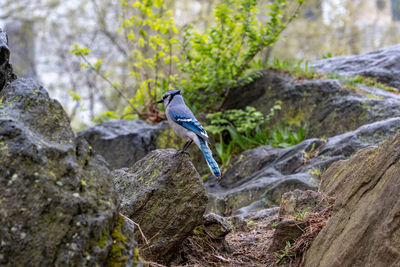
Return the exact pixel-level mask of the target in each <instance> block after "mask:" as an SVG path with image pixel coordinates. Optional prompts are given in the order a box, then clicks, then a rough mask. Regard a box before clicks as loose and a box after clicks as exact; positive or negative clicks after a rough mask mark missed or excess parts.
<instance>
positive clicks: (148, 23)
mask: <svg viewBox="0 0 400 267" xmlns="http://www.w3.org/2000/svg"><path fill="white" fill-rule="evenodd" d="M121 7H122V11H123V12H122V15H121V17H122V22H121V25H120V27H119V28H118V30H117V31H118V34H120V35H123V36H124V38H123V39H124V40H125V45H126V46H127V47H128V48H129V49H128V50H129V51H130V54H128V55H126V56H127V58H126V60H128V61H129V62H130V64H129V66H130V69H127V70H125V71H126V72H127V73H128V74H129V76H131V77H132V78H133V79H132V80H133V81H134V82H133V84H132V85H131V88H129V90H130V91H131V92H130V94H131V95H132V93H133V95H134V97H133V98H128V97H127V96H125V94H124V93H123V92H124V91H127V89H128V88H121V84H120V83H119V82H112V81H111V80H110V78H109V73H108V72H105V71H102V70H101V68H102V61H101V59H100V60H97V61H96V62H95V63H93V64H92V63H91V62H90V61H89V59H88V55H89V52H90V49H89V48H87V47H80V46H79V45H78V44H75V45H74V47H73V49H72V50H71V52H72V53H73V54H75V55H76V56H79V57H81V58H82V60H83V62H84V63H82V64H81V66H82V67H85V68H90V69H92V70H93V71H95V72H96V73H97V74H98V75H99V76H101V77H102V78H103V79H104V80H105V81H106V82H107V83H108V84H109V85H110V86H111V87H112V88H113V89H114V90H116V91H117V92H118V94H119V95H120V96H121V97H122V98H124V99H125V101H126V103H127V106H126V107H125V109H124V110H123V112H122V114H121V116H120V117H124V118H129V116H131V117H132V115H137V116H139V117H140V118H142V119H145V120H148V121H151V122H158V121H160V120H162V119H163V118H164V114H163V112H160V110H159V109H158V108H157V106H156V103H155V102H156V100H158V98H160V96H162V94H163V93H164V92H165V91H168V90H172V85H173V83H174V81H175V80H176V78H177V76H176V74H174V71H173V70H174V65H175V64H176V63H177V62H178V61H179V58H178V57H177V56H176V54H177V51H178V47H179V46H178V43H179V40H178V28H177V27H176V25H175V21H174V17H173V13H172V11H171V10H168V9H167V6H166V4H165V2H164V1H163V0H155V1H153V0H140V1H134V2H133V3H131V1H128V0H121ZM110 115H111V116H110ZM108 117H111V118H113V117H118V115H117V114H110V113H109V112H108V113H107V114H103V115H102V116H101V118H105V119H106V118H108ZM132 118H135V116H133V117H132Z"/></svg>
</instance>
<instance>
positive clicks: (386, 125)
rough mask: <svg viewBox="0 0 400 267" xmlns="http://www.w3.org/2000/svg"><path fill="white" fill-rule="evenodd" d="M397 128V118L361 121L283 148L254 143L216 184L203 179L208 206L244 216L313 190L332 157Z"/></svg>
mask: <svg viewBox="0 0 400 267" xmlns="http://www.w3.org/2000/svg"><path fill="white" fill-rule="evenodd" d="M398 130H400V118H390V119H387V120H382V121H378V122H374V123H371V124H367V125H364V126H361V127H360V128H358V129H356V130H355V131H351V132H347V133H344V134H341V135H337V136H333V137H331V138H328V139H327V140H323V139H308V140H305V141H303V142H302V143H300V144H297V145H295V146H293V147H289V148H274V147H271V146H260V147H258V148H255V149H251V150H247V151H245V152H243V153H242V154H241V155H239V156H238V157H236V158H235V159H234V160H233V162H232V165H233V167H232V168H230V169H229V170H228V171H227V172H226V173H225V174H224V176H223V179H222V180H221V181H220V182H219V183H215V181H214V180H212V179H210V180H207V182H206V185H207V191H208V192H209V194H210V202H209V207H208V209H209V210H211V211H212V212H216V213H218V214H223V215H238V216H241V217H248V216H249V214H250V213H254V212H257V211H259V210H262V209H265V208H269V207H273V206H277V205H279V201H280V199H281V196H282V194H284V193H286V192H289V191H292V190H295V189H301V190H309V189H311V190H316V189H317V187H318V184H319V178H318V177H317V176H316V174H318V172H319V173H323V172H324V170H326V169H327V168H328V167H329V166H330V165H331V164H332V163H333V162H336V161H338V160H343V159H346V158H348V157H350V156H351V155H353V154H354V153H356V152H357V151H358V150H360V149H362V148H365V147H368V146H375V145H377V144H379V143H381V142H382V141H384V140H385V139H387V138H389V137H391V136H393V135H394V134H395V133H396V131H398Z"/></svg>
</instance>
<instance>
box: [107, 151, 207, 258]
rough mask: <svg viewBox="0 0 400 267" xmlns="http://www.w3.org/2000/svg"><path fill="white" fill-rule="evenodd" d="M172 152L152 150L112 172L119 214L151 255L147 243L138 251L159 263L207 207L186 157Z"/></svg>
mask: <svg viewBox="0 0 400 267" xmlns="http://www.w3.org/2000/svg"><path fill="white" fill-rule="evenodd" d="M175 153H176V150H172V149H168V150H155V151H153V152H151V153H149V154H148V155H147V156H146V157H144V158H143V159H141V160H139V161H138V162H137V163H136V164H134V165H133V166H132V167H131V168H125V169H120V170H115V171H113V176H114V183H115V187H116V189H117V191H118V193H119V194H120V198H121V212H122V213H123V214H124V215H126V216H127V217H129V218H130V219H132V220H133V221H134V222H136V223H138V224H139V225H140V226H141V229H142V231H143V233H144V235H145V236H146V238H147V239H148V240H149V242H150V250H151V252H150V251H149V250H148V249H147V248H148V246H147V244H144V245H143V250H142V251H143V252H144V253H145V255H146V257H149V258H151V259H152V260H155V261H158V262H161V263H168V262H169V261H170V260H171V259H172V257H173V256H174V253H175V252H177V251H179V247H180V246H181V245H182V242H183V241H184V240H185V239H186V238H187V237H188V236H189V235H190V234H191V233H192V231H193V229H194V228H195V227H196V226H198V225H200V224H201V223H202V221H203V214H204V211H205V209H206V205H207V195H206V192H205V188H204V185H203V183H202V181H201V179H200V176H199V174H198V173H197V171H196V169H195V168H194V166H193V164H192V162H191V160H190V158H189V156H188V155H186V154H184V153H182V154H178V155H176V154H175ZM137 236H138V238H140V234H137ZM142 241H143V240H142ZM142 243H145V242H142Z"/></svg>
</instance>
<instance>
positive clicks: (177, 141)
mask: <svg viewBox="0 0 400 267" xmlns="http://www.w3.org/2000/svg"><path fill="white" fill-rule="evenodd" d="M78 136H79V137H82V138H85V139H86V140H87V141H88V142H89V144H90V145H91V146H92V148H93V150H94V151H95V152H96V153H98V154H100V155H102V156H103V157H104V158H105V159H106V161H107V162H108V163H109V164H110V166H111V168H112V169H119V168H124V167H131V166H132V165H133V164H134V163H135V162H137V161H138V160H140V159H142V158H143V157H144V156H145V155H147V154H148V153H149V152H150V151H153V150H155V149H165V148H175V149H180V148H182V147H183V145H184V144H185V142H186V140H185V139H183V138H180V137H178V136H177V135H176V134H175V133H174V132H173V131H172V129H171V127H169V125H168V123H167V122H161V123H158V124H150V123H147V122H145V121H143V120H140V119H137V120H116V119H112V120H108V121H105V122H103V123H102V124H99V125H96V126H95V127H93V128H90V129H88V130H85V131H83V132H79V133H78ZM188 152H189V154H190V156H191V158H192V161H193V163H194V164H195V166H196V169H197V171H198V172H199V173H201V174H206V173H209V168H208V166H207V164H206V161H205V160H204V157H203V154H202V153H201V151H200V150H199V148H198V147H197V146H196V145H192V146H191V147H190V148H189V149H188Z"/></svg>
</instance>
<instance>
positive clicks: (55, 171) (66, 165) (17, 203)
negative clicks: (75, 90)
mask: <svg viewBox="0 0 400 267" xmlns="http://www.w3.org/2000/svg"><path fill="white" fill-rule="evenodd" d="M0 99H1V100H0V265H2V266H103V265H105V264H106V263H107V262H108V260H109V256H110V255H111V254H113V253H114V252H121V253H122V251H123V250H124V249H125V245H120V246H118V247H115V244H117V243H118V239H120V238H121V236H124V235H123V233H121V231H119V230H118V229H119V226H118V225H119V224H120V221H119V220H118V206H119V201H118V195H117V193H116V191H115V190H114V188H113V186H112V178H111V174H110V170H109V169H108V167H107V164H106V163H105V162H104V160H103V159H102V158H101V157H98V156H96V155H94V154H93V153H92V151H91V150H90V148H89V145H88V144H87V143H86V141H84V140H81V139H80V140H75V136H74V133H73V131H72V129H71V127H70V122H69V119H68V117H67V114H66V113H65V112H64V110H63V108H62V107H61V105H60V104H59V103H58V102H57V101H55V100H53V99H51V98H49V96H48V93H47V92H46V90H45V89H44V88H43V87H42V86H41V85H40V84H38V83H37V82H35V81H33V80H24V79H20V80H16V81H14V82H12V83H11V84H10V85H9V86H7V87H6V88H4V89H3V90H2V91H1V92H0ZM132 242H133V241H132ZM132 242H130V243H129V245H130V246H131V247H132V246H134V243H132ZM127 249H128V250H129V248H127ZM131 250H132V249H131ZM117 254H118V255H122V254H119V253H117ZM135 257H136V261H137V255H136V256H135ZM122 261H123V259H121V258H118V257H114V258H113V262H122Z"/></svg>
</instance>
